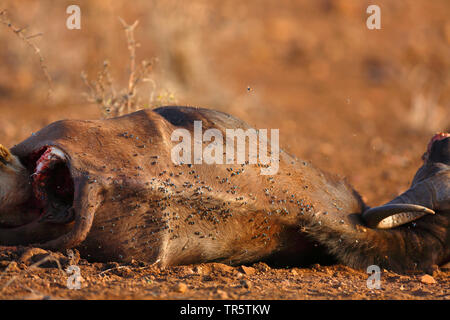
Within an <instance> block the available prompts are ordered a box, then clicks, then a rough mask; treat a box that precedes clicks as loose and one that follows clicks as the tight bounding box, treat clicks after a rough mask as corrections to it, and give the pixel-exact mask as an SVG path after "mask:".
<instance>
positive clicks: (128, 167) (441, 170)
mask: <svg viewBox="0 0 450 320" xmlns="http://www.w3.org/2000/svg"><path fill="white" fill-rule="evenodd" d="M194 121H201V123H202V129H203V130H208V129H217V130H219V131H220V132H221V133H222V134H223V136H226V130H227V129H238V128H240V129H243V130H248V129H250V127H249V126H248V125H247V124H245V123H244V122H242V121H240V120H238V119H236V118H234V117H232V116H230V115H227V114H225V113H221V112H217V111H213V110H208V109H199V108H190V107H163V108H158V109H155V110H152V111H150V110H143V111H138V112H135V113H132V114H129V115H125V116H122V117H118V118H113V119H107V120H94V121H81V120H64V121H58V122H55V123H52V124H50V125H49V126H47V127H45V128H43V129H42V130H40V131H39V132H37V133H35V134H33V135H32V136H31V137H29V138H28V139H26V140H25V141H23V142H22V143H20V144H18V145H16V146H14V147H13V148H12V149H11V150H7V149H6V148H4V147H2V148H1V149H0V169H1V170H0V201H1V202H0V204H1V208H0V245H9V246H12V245H29V246H38V247H42V248H47V249H54V250H60V249H64V248H77V249H78V250H79V251H80V253H81V254H82V255H83V256H84V257H86V258H88V259H91V260H96V261H107V260H114V261H129V260H131V259H137V260H144V261H148V262H155V263H158V264H160V265H162V266H167V265H176V264H189V263H199V262H207V261H216V262H223V263H227V264H241V263H249V262H254V261H261V260H264V261H269V262H271V263H275V264H284V265H301V264H307V263H312V262H315V261H319V259H323V260H325V261H338V262H341V263H344V264H347V265H349V266H352V267H356V268H367V267H368V266H369V265H374V264H375V265H378V266H380V267H382V268H389V269H393V270H396V271H400V272H404V271H408V270H425V269H428V268H430V267H432V266H434V265H436V264H437V265H439V264H442V263H445V262H446V261H448V260H449V257H450V254H449V244H450V238H449V221H450V220H449V216H450V210H449V196H450V191H449V181H450V180H449V177H450V176H449V174H450V171H449V161H450V155H449V140H450V138H449V135H448V134H441V135H436V136H435V137H434V138H433V139H432V141H431V142H430V145H429V148H428V151H427V153H426V154H425V155H424V165H423V167H422V168H420V169H419V171H418V173H417V174H416V177H415V178H414V181H413V184H412V186H411V188H410V189H409V190H408V191H406V192H405V193H404V194H403V195H401V196H400V197H398V198H396V199H394V200H392V201H391V202H390V203H388V204H386V205H384V206H381V207H377V208H370V209H369V208H367V207H366V206H365V204H364V203H363V202H362V200H361V198H360V196H359V195H358V193H357V192H356V191H355V190H353V188H352V187H351V186H350V185H348V184H347V183H346V182H345V181H343V180H341V179H338V178H336V177H333V176H330V175H328V174H326V173H323V172H322V171H320V170H318V169H316V168H314V167H313V166H312V165H311V164H309V163H308V162H306V161H302V160H297V159H295V158H293V157H291V156H289V155H288V154H286V153H285V152H283V151H282V150H280V152H279V162H277V164H278V166H279V168H278V171H277V172H276V174H274V175H263V174H261V170H262V169H264V168H265V167H267V165H261V164H260V163H257V164H253V163H249V161H246V162H244V163H234V164H233V163H232V164H215V163H213V164H206V163H199V164H188V163H184V164H181V163H178V164H177V163H174V162H173V157H172V151H173V148H174V146H175V145H177V144H178V143H179V141H172V134H173V132H174V130H176V129H183V130H185V131H184V132H188V133H192V134H193V133H194V131H195V128H194ZM229 142H230V141H229V139H228V140H227V139H225V141H222V142H219V143H220V144H224V145H223V150H225V149H226V146H225V144H226V143H229ZM194 143H195V142H194ZM203 144H204V145H207V144H205V142H203ZM216 145H217V141H216ZM260 145H261V143H260ZM194 163H195V161H194Z"/></svg>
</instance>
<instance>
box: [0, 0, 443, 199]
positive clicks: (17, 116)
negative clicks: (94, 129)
mask: <svg viewBox="0 0 450 320" xmlns="http://www.w3.org/2000/svg"><path fill="white" fill-rule="evenodd" d="M72 4H77V5H79V6H80V8H81V29H80V30H69V29H67V28H66V19H67V18H68V17H69V14H67V13H66V8H67V7H68V6H69V5H72ZM370 4H376V5H378V6H379V7H380V8H381V30H369V29H368V28H367V27H366V19H367V18H368V16H369V14H367V13H366V9H367V7H368V6H369V5H370ZM5 9H6V13H7V18H8V19H9V20H10V21H11V22H12V23H13V24H14V26H15V27H18V28H26V29H24V31H23V33H26V34H28V35H34V34H39V33H42V35H41V36H37V37H33V38H30V39H29V41H32V43H34V44H35V46H36V47H37V48H39V49H40V54H41V55H42V57H43V59H44V60H43V64H44V66H45V67H46V68H47V71H48V74H49V75H50V76H51V79H52V84H51V87H52V92H51V95H50V97H48V94H47V93H48V90H49V84H48V81H47V79H46V76H45V73H44V72H43V70H42V66H41V64H40V62H39V56H38V55H36V54H35V53H34V49H33V48H32V47H30V46H29V45H27V43H26V42H24V41H23V40H21V39H20V38H19V37H18V34H17V33H16V32H14V31H13V30H12V28H11V27H8V25H7V23H3V24H0V43H1V46H0V112H1V116H0V138H1V143H3V144H5V145H6V146H8V147H10V146H12V145H14V144H16V143H18V142H20V141H22V140H23V139H25V138H27V137H28V136H29V135H30V134H31V133H32V132H34V131H36V130H39V129H40V128H42V127H43V126H45V125H47V124H49V123H51V122H53V121H56V120H59V119H66V118H71V119H98V118H101V117H102V110H101V108H99V107H98V106H97V104H96V103H93V102H92V99H91V100H90V101H89V100H88V99H87V98H86V93H87V92H88V91H89V90H88V88H87V87H86V86H85V84H84V83H83V80H82V77H81V74H82V72H85V74H86V77H87V79H89V80H90V81H92V80H94V81H95V80H96V79H98V77H99V72H101V71H102V68H103V66H104V62H105V61H108V66H109V72H110V76H111V82H112V83H113V84H114V86H115V88H116V89H117V91H120V90H121V89H122V88H126V87H127V86H128V79H129V73H130V54H129V51H128V48H127V37H126V35H125V32H124V27H123V25H122V23H121V22H120V21H119V18H118V17H121V18H122V19H123V20H124V21H126V22H127V23H128V24H132V23H133V22H134V21H136V20H138V21H139V23H138V25H137V26H136V28H135V30H134V36H135V40H136V42H138V47H137V48H136V62H137V63H140V62H141V61H143V60H147V61H151V62H152V64H151V70H150V72H149V73H148V74H147V75H146V77H145V81H142V82H141V83H140V84H139V85H138V87H137V88H136V95H137V96H138V97H139V98H140V105H139V107H142V108H144V107H149V108H151V107H155V106H160V105H165V104H179V105H191V106H199V107H206V108H211V109H216V110H221V111H225V112H227V113H230V114H232V115H234V116H237V117H239V118H241V119H243V120H245V121H247V122H248V123H249V124H251V125H253V126H255V127H256V128H278V129H280V144H281V146H282V147H283V148H284V149H285V150H286V151H287V152H289V153H292V154H294V155H296V156H297V157H299V158H303V159H307V160H311V161H312V162H313V163H314V164H315V165H316V166H317V167H319V168H321V169H324V170H326V171H329V172H332V173H335V174H339V175H341V176H345V177H347V179H348V180H349V182H350V183H351V184H353V185H354V187H355V188H356V189H357V190H358V191H359V192H360V193H361V194H362V195H363V197H364V199H365V200H366V201H368V202H369V204H370V205H375V204H377V203H381V202H383V201H386V200H388V199H390V198H392V197H393V196H395V195H397V194H398V193H400V192H401V191H402V190H404V189H406V188H407V186H408V184H409V183H410V182H411V180H412V178H413V174H414V172H415V171H416V170H417V168H418V167H419V166H420V164H421V159H420V157H421V155H422V154H423V152H424V151H425V148H426V144H427V142H428V140H429V139H430V137H431V136H432V135H433V133H435V132H437V131H449V130H450V58H449V57H450V19H449V17H450V1H448V0H396V1H389V0H372V1H365V0H291V1H289V0H284V1H275V0H270V1H269V0H248V1H237V0H227V1H217V0H207V1H197V0H190V1H172V0H164V1H162V0H161V1H144V0H142V1H139V0H134V1H118V0H114V1H113V0H110V1H62V0H61V1H45V0H40V1H31V0H30V1H26V0H22V1H14V0H6V1H5V0H4V1H2V2H1V3H0V11H1V10H5ZM4 21H6V20H4ZM16 30H17V29H16Z"/></svg>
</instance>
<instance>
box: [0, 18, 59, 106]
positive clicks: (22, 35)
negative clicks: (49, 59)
mask: <svg viewBox="0 0 450 320" xmlns="http://www.w3.org/2000/svg"><path fill="white" fill-rule="evenodd" d="M0 23H2V24H3V25H5V26H7V27H8V28H9V29H10V30H11V31H12V32H14V34H15V35H16V36H17V37H19V39H20V40H22V41H23V42H25V43H26V44H27V45H28V46H29V47H30V48H32V49H33V51H34V53H35V54H36V55H37V56H38V58H39V64H40V67H41V69H42V72H43V73H44V76H45V78H46V80H47V83H48V92H47V100H49V99H50V97H51V94H52V88H53V83H52V78H51V77H50V74H49V73H48V68H47V65H46V64H45V61H44V58H43V56H42V54H41V50H40V49H39V48H38V47H37V46H36V44H34V43H33V42H32V41H31V39H33V38H36V37H40V36H42V33H41V32H40V33H36V34H32V35H28V34H26V30H27V27H24V28H18V27H16V26H14V25H13V23H12V22H11V20H10V19H9V18H8V16H7V13H6V10H1V11H0Z"/></svg>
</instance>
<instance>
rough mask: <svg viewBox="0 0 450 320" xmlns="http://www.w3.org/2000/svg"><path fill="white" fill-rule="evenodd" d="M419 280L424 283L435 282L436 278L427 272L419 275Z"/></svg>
mask: <svg viewBox="0 0 450 320" xmlns="http://www.w3.org/2000/svg"><path fill="white" fill-rule="evenodd" d="M420 282H422V283H425V284H435V283H436V280H435V279H434V278H433V277H432V276H430V275H429V274H425V275H423V276H421V277H420Z"/></svg>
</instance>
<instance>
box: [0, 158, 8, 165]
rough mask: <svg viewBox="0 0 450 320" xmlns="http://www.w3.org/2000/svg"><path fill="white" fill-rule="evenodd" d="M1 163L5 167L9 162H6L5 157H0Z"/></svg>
mask: <svg viewBox="0 0 450 320" xmlns="http://www.w3.org/2000/svg"><path fill="white" fill-rule="evenodd" d="M0 162H1V163H2V164H4V165H5V166H6V165H7V164H8V161H6V159H5V158H3V157H0Z"/></svg>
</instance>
